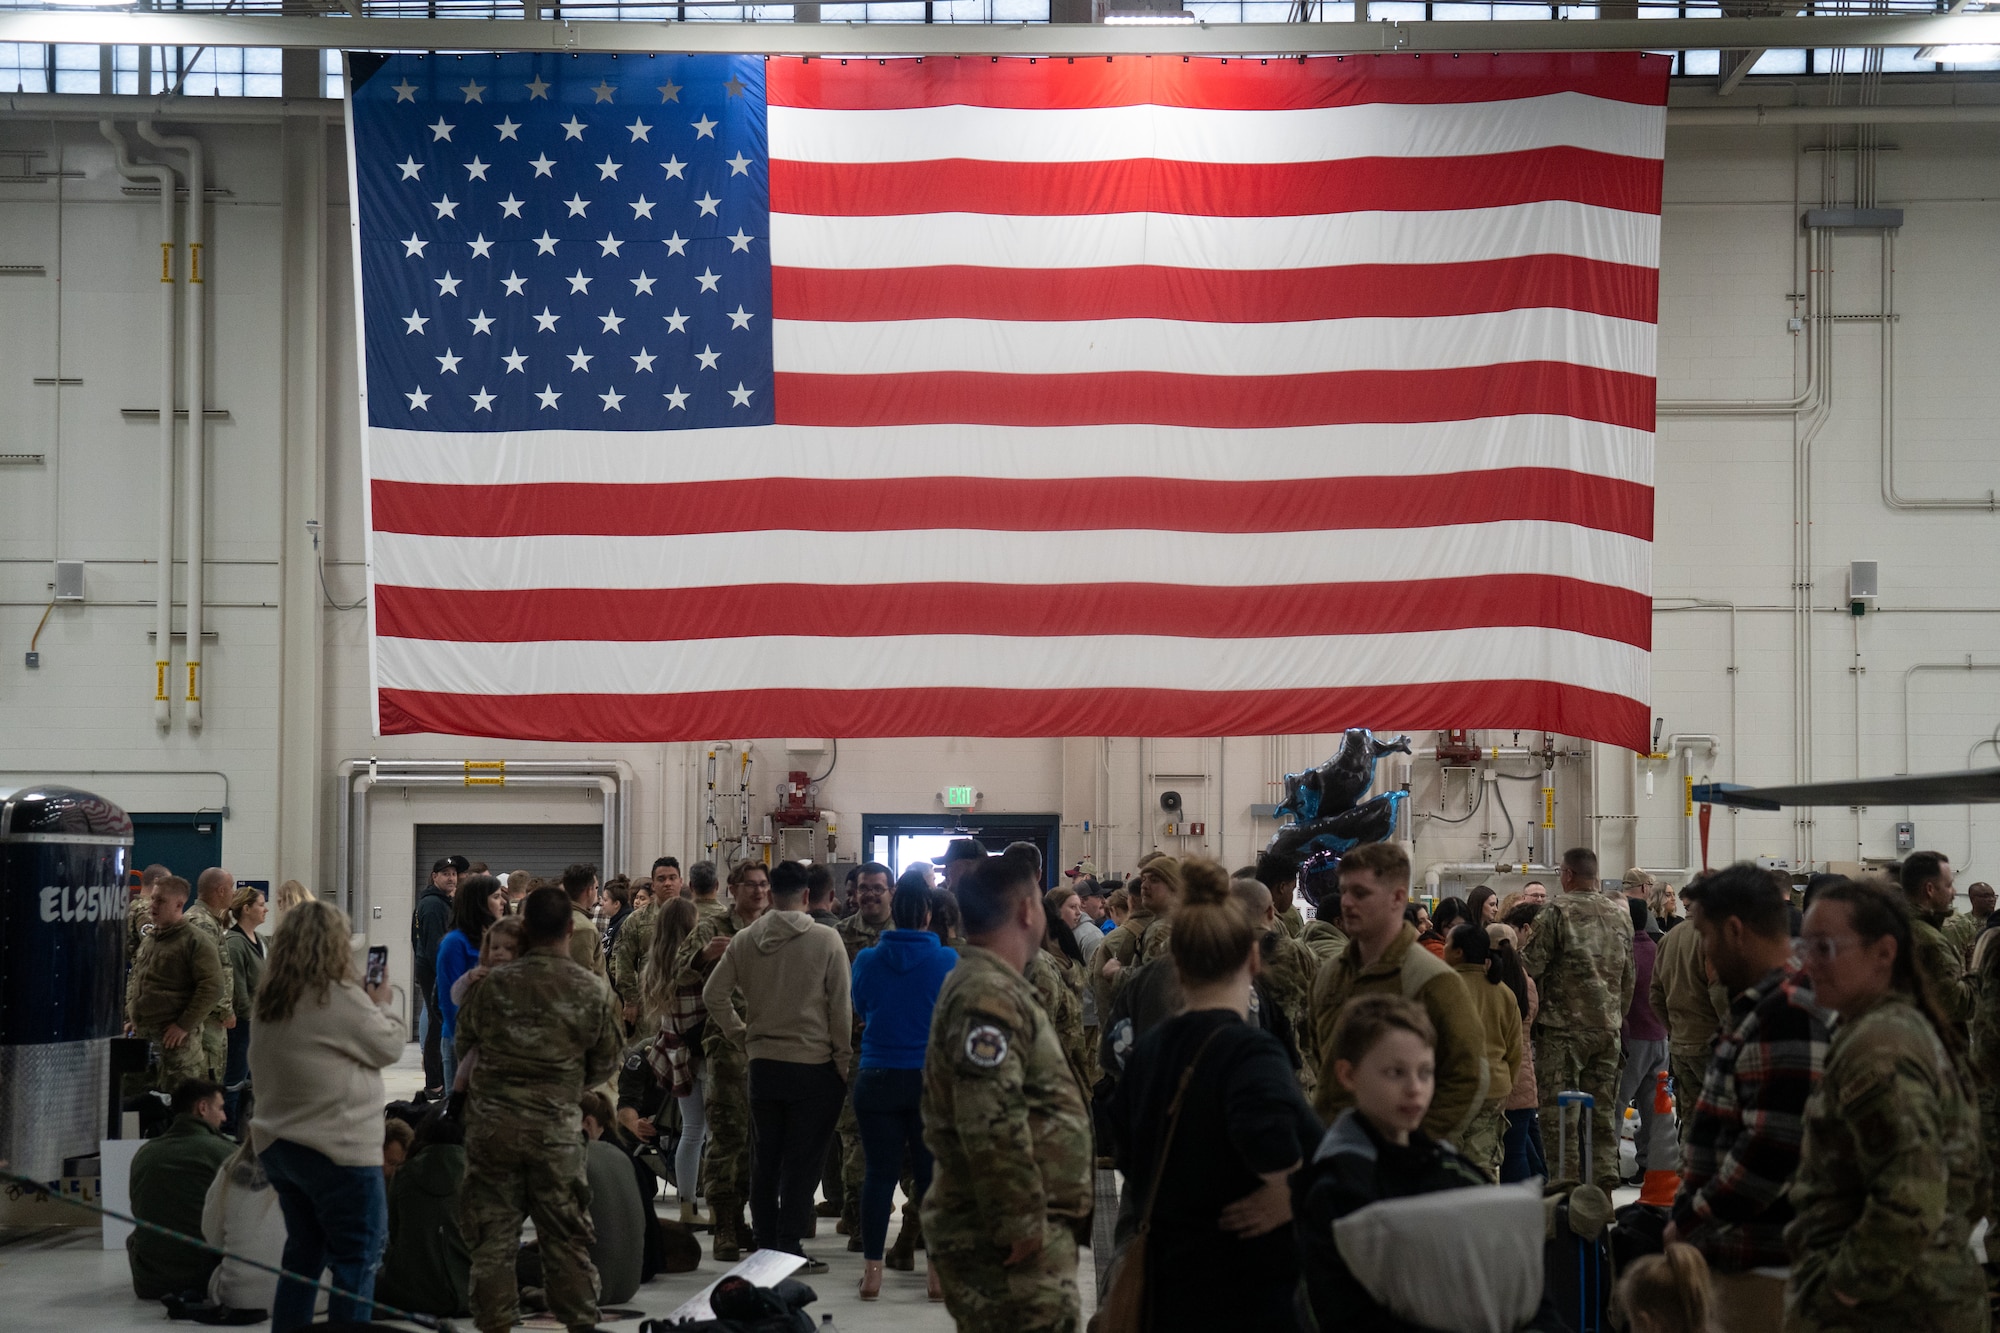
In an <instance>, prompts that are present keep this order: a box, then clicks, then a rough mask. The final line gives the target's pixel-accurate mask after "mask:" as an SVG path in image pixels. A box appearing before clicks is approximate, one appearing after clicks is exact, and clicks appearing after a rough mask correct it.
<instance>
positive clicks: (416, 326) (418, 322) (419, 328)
mask: <svg viewBox="0 0 2000 1333" xmlns="http://www.w3.org/2000/svg"><path fill="white" fill-rule="evenodd" d="M430 322H431V321H430V317H429V316H427V315H420V314H418V313H417V312H416V311H414V310H412V311H411V312H410V313H409V314H407V315H405V316H403V327H404V328H406V329H408V330H409V331H410V332H411V333H422V332H423V331H424V325H426V324H428V323H430Z"/></svg>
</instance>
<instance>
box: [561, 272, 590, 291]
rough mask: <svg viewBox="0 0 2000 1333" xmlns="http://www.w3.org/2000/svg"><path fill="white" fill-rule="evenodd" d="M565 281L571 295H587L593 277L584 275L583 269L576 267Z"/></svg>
mask: <svg viewBox="0 0 2000 1333" xmlns="http://www.w3.org/2000/svg"><path fill="white" fill-rule="evenodd" d="M566 281H567V282H568V283H569V294H570V295H571V296H587V295H588V294H589V293H590V284H591V283H592V282H594V281H595V279H594V278H587V277H585V276H584V275H583V270H582V269H578V270H577V271H576V272H574V273H572V274H570V276H569V277H568V279H566Z"/></svg>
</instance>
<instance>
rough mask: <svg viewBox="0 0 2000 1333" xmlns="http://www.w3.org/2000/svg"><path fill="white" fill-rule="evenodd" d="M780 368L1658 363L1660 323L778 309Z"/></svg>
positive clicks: (823, 371) (1279, 371) (1047, 369)
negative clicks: (848, 319) (824, 316)
mask: <svg viewBox="0 0 2000 1333" xmlns="http://www.w3.org/2000/svg"><path fill="white" fill-rule="evenodd" d="M771 333H772V339H773V355H774V356H775V358H776V361H777V366H778V369H780V370H785V371H798V372H801V373H805V374H819V375H891V374H911V373H921V372H926V371H942V370H963V371H978V372H984V373H989V374H1002V375H1065V374H1067V375H1082V374H1091V373H1105V372H1114V371H1157V372H1161V373H1168V374H1180V375H1313V374H1325V373H1329V372H1334V371H1357V370H1358V371H1372V370H1387V371H1398V370H1447V369H1457V368H1461V367H1466V366H1495V365H1501V364H1504V363H1507V362H1516V361H1566V362H1570V363H1573V364H1575V365H1580V366H1592V367H1595V368H1597V369H1600V370H1612V371H1621V372H1623V373H1625V374H1628V375H1651V374H1652V373H1653V365H1654V340H1655V339H1654V334H1655V326H1654V325H1652V324H1649V323H1640V322H1639V321H1637V320H1629V319H1616V318H1613V317H1611V316H1609V315H1594V314H1586V313H1584V312H1582V311H1576V310H1552V309H1547V308H1542V309H1528V310H1500V311H1493V312H1491V313H1487V314H1477V315H1441V316H1435V317H1431V318H1415V317H1413V318H1402V319H1379V318H1367V319H1321V320H1308V321H1302V322H1299V323H1294V324H1205V323H1195V322H1193V321H1189V320H1177V319H1094V320H1073V321H1065V322H1061V323H1031V322H1027V321H1018V320H991V319H915V320H885V321H881V322H874V323H837V324H836V323H815V322H808V321H805V320H788V319H780V320H774V321H773V322H772V326H771Z"/></svg>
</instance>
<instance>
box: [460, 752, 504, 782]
mask: <svg viewBox="0 0 2000 1333" xmlns="http://www.w3.org/2000/svg"><path fill="white" fill-rule="evenodd" d="M465 785H466V786H468V787H504V786H506V785H507V761H506V760H505V759H468V760H466V761H465Z"/></svg>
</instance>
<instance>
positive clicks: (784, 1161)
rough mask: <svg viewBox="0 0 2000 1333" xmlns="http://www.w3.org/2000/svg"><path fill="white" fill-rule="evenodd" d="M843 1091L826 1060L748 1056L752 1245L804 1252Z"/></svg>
mask: <svg viewBox="0 0 2000 1333" xmlns="http://www.w3.org/2000/svg"><path fill="white" fill-rule="evenodd" d="M846 1096H847V1084H846V1082H845V1081H843V1080H842V1079H841V1077H840V1074H839V1072H838V1071H837V1070H835V1069H834V1067H833V1065H832V1063H831V1062H829V1063H827V1064H823V1065H806V1064H799V1063H797V1062H795V1061H790V1060H752V1061H751V1062H750V1127H751V1132H752V1133H753V1134H754V1135H755V1139H754V1142H753V1147H752V1149H751V1154H750V1163H751V1165H750V1226H751V1230H752V1232H753V1234H754V1235H755V1237H756V1241H757V1248H758V1249H761V1250H783V1251H785V1252H786V1253H788V1254H804V1253H805V1249H804V1241H805V1237H806V1235H807V1234H808V1233H810V1232H811V1231H812V1228H813V1195H814V1194H816V1193H817V1192H818V1191H819V1164H820V1159H821V1158H822V1157H824V1156H825V1155H826V1144H827V1140H828V1139H830V1138H832V1137H833V1129H834V1126H835V1125H836V1124H837V1123H839V1120H840V1103H841V1100H842V1099H843V1098H845V1097H846Z"/></svg>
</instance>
